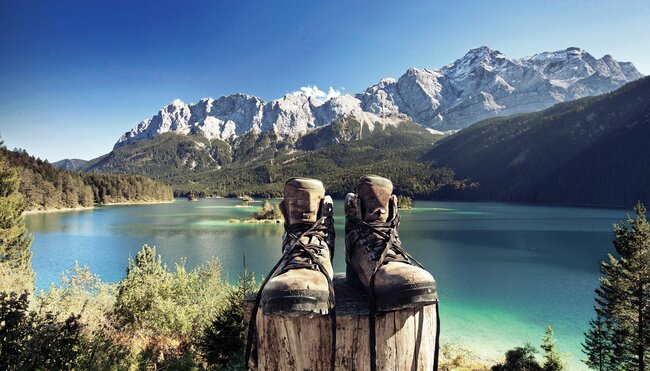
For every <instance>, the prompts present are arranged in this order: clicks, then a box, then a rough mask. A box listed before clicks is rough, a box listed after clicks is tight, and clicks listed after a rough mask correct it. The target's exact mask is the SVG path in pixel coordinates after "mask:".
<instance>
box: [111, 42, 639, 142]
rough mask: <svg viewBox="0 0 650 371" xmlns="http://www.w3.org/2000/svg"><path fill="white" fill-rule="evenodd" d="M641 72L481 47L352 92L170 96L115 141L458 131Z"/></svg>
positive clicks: (591, 60)
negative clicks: (406, 126) (407, 126)
mask: <svg viewBox="0 0 650 371" xmlns="http://www.w3.org/2000/svg"><path fill="white" fill-rule="evenodd" d="M640 77H642V74H641V73H639V72H638V71H637V70H636V68H635V67H634V65H632V64H631V63H627V62H617V61H616V60H614V59H613V58H612V57H611V56H610V55H606V56H604V57H602V58H600V59H596V58H595V57H593V56H592V55H590V54H589V53H587V52H586V51H584V50H581V49H579V48H568V49H566V50H562V51H557V52H544V53H539V54H535V55H533V56H530V57H525V58H521V59H512V58H509V57H507V56H505V55H504V54H502V53H501V52H499V51H497V50H493V49H490V48H488V47H485V46H484V47H480V48H477V49H472V50H470V51H469V52H468V53H467V54H466V55H465V56H463V57H462V58H460V59H458V60H456V61H455V62H453V63H451V64H448V65H446V66H444V67H442V68H440V69H438V70H429V69H417V68H411V69H409V70H408V71H406V73H405V74H404V75H402V76H401V77H400V78H399V79H393V78H386V79H382V80H381V81H380V82H379V83H378V84H376V85H373V86H371V87H369V88H367V89H366V90H365V91H363V92H361V93H358V94H355V95H350V94H344V95H338V94H334V95H332V96H327V97H325V98H323V97H318V96H315V95H313V94H309V93H308V92H305V91H302V92H296V93H291V94H287V95H285V96H284V97H282V98H280V99H276V100H273V101H270V102H264V101H263V100H262V99H260V98H258V97H255V96H250V95H245V94H233V95H229V96H224V97H221V98H219V99H216V100H214V99H211V98H206V99H202V100H200V101H199V102H198V103H193V104H185V103H184V102H182V101H181V100H174V101H173V102H172V103H171V104H169V105H168V106H167V107H164V108H163V109H162V110H160V112H158V114H157V115H155V116H154V117H152V118H150V119H146V120H144V121H142V122H141V123H140V124H138V125H137V126H136V127H135V128H133V129H132V130H131V131H129V132H127V133H125V134H124V135H122V137H121V138H120V139H119V140H118V142H117V143H116V144H115V147H116V148H117V147H120V146H123V145H125V144H129V143H133V142H137V141H140V140H142V139H151V138H153V137H155V136H156V135H159V134H163V133H168V132H172V133H177V134H184V135H188V134H199V135H202V136H205V137H206V138H207V139H210V140H213V139H219V140H221V141H225V142H228V143H232V142H234V141H235V140H236V139H237V138H240V137H241V136H243V135H245V134H247V133H251V132H273V133H274V134H276V135H278V136H280V137H282V138H291V139H292V140H295V139H298V138H300V137H302V136H303V135H305V134H306V133H309V132H311V131H313V130H314V129H316V128H320V127H323V126H326V125H329V124H331V123H332V122H334V121H336V120H340V119H342V118H352V119H354V120H355V121H357V122H359V123H361V124H362V125H364V126H366V127H368V128H369V129H370V130H373V129H374V128H375V127H379V128H384V127H386V126H391V127H394V126H396V125H398V124H399V123H400V122H403V121H406V120H410V121H413V122H416V123H419V124H420V125H422V126H424V127H426V128H430V129H435V130H440V131H447V130H457V129H462V128H465V127H467V126H469V125H471V124H473V123H474V122H477V121H480V120H482V119H485V118H489V117H494V116H502V115H509V114H513V113H520V112H531V111H537V110H541V109H545V108H548V107H550V106H552V105H554V104H556V103H558V102H563V101H568V100H573V99H577V98H581V97H585V96H590V95H597V94H602V93H605V92H608V91H611V90H614V89H616V88H618V87H620V86H621V85H623V84H624V83H626V82H629V81H632V80H636V79H638V78H640ZM326 142H327V140H326Z"/></svg>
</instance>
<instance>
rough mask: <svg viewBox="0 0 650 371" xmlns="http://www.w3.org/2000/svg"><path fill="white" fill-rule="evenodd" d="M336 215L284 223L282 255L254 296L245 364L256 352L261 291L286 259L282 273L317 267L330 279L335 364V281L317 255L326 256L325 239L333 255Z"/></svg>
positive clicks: (333, 361) (333, 360)
mask: <svg viewBox="0 0 650 371" xmlns="http://www.w3.org/2000/svg"><path fill="white" fill-rule="evenodd" d="M333 226H334V218H332V217H331V216H323V217H321V218H320V219H318V220H317V221H316V222H315V223H314V224H311V225H310V224H298V225H294V226H289V225H287V223H285V225H284V230H285V239H284V244H283V246H284V251H283V253H282V257H280V259H279V260H278V262H277V263H276V264H275V266H274V267H273V269H271V272H270V273H269V274H268V275H267V276H266V278H265V279H264V282H262V285H261V286H260V289H259V290H258V291H257V295H256V296H255V304H254V306H253V310H252V311H251V317H250V319H249V325H248V339H247V341H246V354H245V356H244V357H245V358H244V359H245V360H246V367H247V368H248V367H249V365H250V360H251V356H252V355H253V354H252V353H253V340H254V338H255V329H256V325H257V312H258V310H259V306H260V302H261V301H262V291H263V290H264V287H265V286H266V284H267V283H268V282H269V280H270V279H271V278H272V277H274V276H275V275H276V274H275V273H276V271H277V270H278V267H279V266H280V265H281V264H282V262H284V261H286V264H285V265H284V266H283V267H282V269H281V270H280V271H279V273H278V274H282V273H285V272H287V271H288V270H291V269H301V268H307V269H314V270H319V271H321V272H322V273H323V275H324V276H325V278H326V279H327V286H328V289H329V303H328V304H329V307H331V309H330V311H329V314H330V319H331V325H332V328H331V331H332V335H331V336H332V343H331V359H330V366H331V369H332V370H334V367H335V363H336V305H335V297H334V284H333V282H332V278H331V277H330V275H329V274H328V273H327V270H326V269H325V267H324V266H323V263H322V262H321V259H318V258H317V255H318V256H321V257H322V256H323V246H322V245H321V244H320V243H321V242H322V241H323V240H325V241H326V242H327V246H330V248H331V255H330V258H332V257H333V256H334V238H335V235H334V228H333ZM303 237H309V238H308V241H309V242H307V243H304V242H303V241H301V239H302V238H303ZM311 237H315V238H316V240H317V241H318V244H316V243H314V242H312V241H313V239H312V238H311ZM255 360H256V363H257V349H256V352H255Z"/></svg>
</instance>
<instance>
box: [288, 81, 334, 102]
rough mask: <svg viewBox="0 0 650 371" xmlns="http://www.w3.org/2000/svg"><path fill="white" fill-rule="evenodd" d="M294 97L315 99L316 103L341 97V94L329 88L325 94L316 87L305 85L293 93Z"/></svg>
mask: <svg viewBox="0 0 650 371" xmlns="http://www.w3.org/2000/svg"><path fill="white" fill-rule="evenodd" d="M293 94H294V95H299V94H302V95H305V96H307V97H311V98H315V99H316V100H318V101H323V102H324V101H328V100H330V99H332V98H336V97H338V96H340V95H341V92H340V91H338V90H336V89H334V88H333V87H331V86H330V88H329V89H328V90H327V93H326V92H324V91H322V90H320V89H319V88H318V86H316V85H307V86H303V87H301V88H300V90H299V91H296V92H294V93H293Z"/></svg>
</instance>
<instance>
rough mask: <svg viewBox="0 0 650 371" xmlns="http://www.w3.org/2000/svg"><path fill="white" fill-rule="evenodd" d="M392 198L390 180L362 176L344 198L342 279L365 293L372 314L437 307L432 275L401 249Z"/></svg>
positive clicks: (393, 198)
mask: <svg viewBox="0 0 650 371" xmlns="http://www.w3.org/2000/svg"><path fill="white" fill-rule="evenodd" d="M392 193H393V184H392V183H391V181H390V180H388V179H386V178H382V177H379V176H376V175H367V176H365V177H363V178H361V180H360V181H359V183H358V184H357V187H356V194H354V193H349V194H348V195H347V196H346V198H345V261H346V264H347V269H346V275H347V279H348V282H349V283H350V284H351V285H352V286H355V287H357V288H361V289H363V290H366V291H367V292H368V295H369V296H370V300H371V303H372V304H374V306H375V307H374V310H377V311H392V310H398V309H403V308H411V307H420V306H424V305H428V304H434V303H437V302H438V294H437V290H436V282H435V280H434V279H433V276H431V274H430V273H429V272H427V271H426V270H425V269H424V268H422V266H421V265H420V264H419V263H418V262H417V261H415V259H413V257H411V255H410V254H409V253H408V252H406V251H405V250H404V249H403V248H402V244H401V242H400V239H399V236H398V234H397V227H398V225H399V213H398V211H397V197H396V196H395V195H393V194H392ZM371 309H373V308H371Z"/></svg>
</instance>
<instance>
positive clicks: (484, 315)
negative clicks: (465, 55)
mask: <svg viewBox="0 0 650 371" xmlns="http://www.w3.org/2000/svg"><path fill="white" fill-rule="evenodd" d="M239 203H240V201H239V200H234V199H202V200H199V201H198V202H189V201H185V200H176V201H175V202H173V203H170V204H160V205H142V206H108V207H100V208H97V209H95V210H93V211H81V212H67V213H51V214H36V215H29V216H27V217H26V221H27V226H28V228H29V230H30V232H31V233H32V234H33V235H34V242H33V244H32V250H33V258H32V264H33V268H34V270H35V272H36V279H37V286H38V287H39V288H43V289H44V288H47V287H48V286H49V285H50V283H52V282H54V283H57V282H58V279H59V277H60V274H61V272H62V271H64V270H66V269H70V268H72V267H73V266H74V262H75V261H78V262H79V263H80V264H81V265H88V266H89V267H90V268H91V270H92V271H93V272H95V273H97V274H99V275H100V276H101V278H102V279H103V280H105V281H110V282H116V281H118V280H120V279H121V278H122V277H123V276H124V274H125V270H126V266H127V261H128V257H129V256H135V254H136V252H137V251H138V250H139V249H140V247H141V245H143V244H145V243H148V244H150V245H156V246H157V248H158V252H159V253H160V254H162V257H163V260H164V261H165V262H167V263H170V265H171V264H173V262H175V261H178V260H179V259H181V258H184V257H185V258H187V265H188V266H190V267H192V266H195V265H197V264H200V263H201V262H203V261H206V260H207V259H209V258H211V257H218V258H219V259H220V260H221V262H222V264H223V267H224V271H225V273H226V274H228V275H229V276H230V277H231V278H232V279H233V280H234V279H236V277H237V275H238V274H239V273H240V272H241V271H242V260H243V259H242V257H243V256H244V254H245V256H246V260H247V264H248V266H249V270H251V271H254V272H256V274H257V276H258V278H260V277H261V276H263V275H266V274H267V273H268V271H269V269H271V268H272V266H273V265H274V263H275V262H276V260H277V259H278V258H279V256H280V240H281V236H282V225H280V224H277V225H276V224H229V223H227V220H228V219H231V218H247V217H248V216H249V215H250V213H251V212H252V211H253V210H254V209H255V208H256V207H258V206H259V205H260V203H259V202H258V203H253V206H252V207H246V208H237V207H235V205H237V204H239ZM415 206H416V207H415V208H414V209H413V210H408V211H403V212H402V222H401V227H400V237H401V239H402V242H403V245H404V246H405V247H406V248H407V249H408V250H409V251H410V252H412V254H413V255H414V256H415V257H416V258H417V259H418V260H419V261H420V262H421V263H422V264H423V265H424V266H425V268H427V269H428V270H430V271H431V272H432V273H433V275H434V277H435V278H436V280H437V281H438V287H439V294H440V301H441V304H440V315H441V320H442V326H441V339H442V342H453V343H458V344H464V345H467V346H468V347H471V348H474V349H476V350H479V349H480V354H481V355H482V356H484V357H486V358H487V359H499V358H500V357H501V356H502V355H503V354H504V352H505V351H506V350H508V349H510V348H512V347H513V346H518V345H522V344H523V343H525V342H531V343H532V344H534V345H536V346H537V345H538V344H539V343H540V339H541V337H542V335H543V333H544V330H545V328H546V325H549V324H551V325H553V327H554V329H555V331H556V337H557V339H558V341H557V345H558V348H559V350H560V351H561V352H563V353H566V354H565V356H566V357H567V359H568V361H569V366H570V369H583V368H584V366H582V364H581V363H580V359H582V358H583V355H582V353H581V346H580V342H581V341H582V338H583V332H584V331H585V329H586V327H587V324H588V321H589V319H590V318H591V317H592V314H593V309H592V306H593V296H594V294H593V290H594V289H595V288H596V286H597V285H598V277H599V271H598V267H599V261H600V260H601V259H603V258H604V257H605V256H606V254H607V253H610V252H613V247H612V243H611V241H612V238H613V233H612V225H613V223H616V222H618V221H620V220H622V219H624V218H625V216H626V211H625V210H611V209H590V208H566V207H540V206H520V205H509V204H492V203H454V202H425V201H417V202H416V203H415ZM335 211H336V219H335V220H336V230H337V232H338V235H337V240H336V243H337V245H336V253H335V256H334V266H335V270H336V271H337V272H338V271H344V270H345V260H344V253H345V244H344V239H343V237H344V236H343V233H344V232H343V204H342V201H335Z"/></svg>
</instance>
